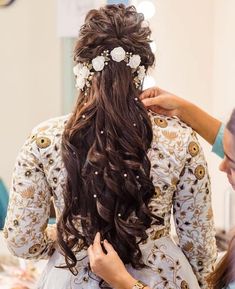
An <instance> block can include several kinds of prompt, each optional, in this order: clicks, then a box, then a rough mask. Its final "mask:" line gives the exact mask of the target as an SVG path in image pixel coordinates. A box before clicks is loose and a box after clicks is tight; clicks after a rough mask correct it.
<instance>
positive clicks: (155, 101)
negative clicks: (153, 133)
mask: <svg viewBox="0 0 235 289" xmlns="http://www.w3.org/2000/svg"><path fill="white" fill-rule="evenodd" d="M140 99H141V100H142V102H143V104H144V105H145V106H146V107H147V108H149V109H151V110H152V111H154V112H156V113H159V114H163V115H167V116H174V115H176V116H178V117H181V114H182V112H183V110H184V107H185V106H186V105H187V101H186V100H184V99H182V98H180V97H178V96H176V95H174V94H172V93H170V92H167V91H165V90H163V89H161V88H159V87H152V88H149V89H146V90H145V91H144V92H143V93H142V94H141V95H140Z"/></svg>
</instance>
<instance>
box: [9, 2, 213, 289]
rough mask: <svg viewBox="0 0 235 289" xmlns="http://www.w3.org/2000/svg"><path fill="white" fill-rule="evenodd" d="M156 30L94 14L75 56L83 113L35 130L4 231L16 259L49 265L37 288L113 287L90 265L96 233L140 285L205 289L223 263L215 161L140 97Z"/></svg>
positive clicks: (22, 157) (123, 17) (124, 16)
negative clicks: (52, 214)
mask: <svg viewBox="0 0 235 289" xmlns="http://www.w3.org/2000/svg"><path fill="white" fill-rule="evenodd" d="M150 34H151V31H150V28H149V27H148V25H146V22H145V21H144V17H143V15H142V14H141V13H137V11H136V9H135V8H134V7H133V6H130V7H125V6H124V5H121V4H120V5H107V6H105V7H103V8H100V9H98V10H91V11H90V12H89V13H88V14H87V16H86V19H85V23H84V25H83V26H82V28H81V30H80V34H79V38H78V40H77V43H76V46H75V50H74V60H75V62H76V66H75V67H74V73H75V75H76V86H77V88H78V89H79V95H78V100H77V104H76V106H75V108H74V111H73V113H71V114H69V115H66V116H62V117H58V118H54V119H50V120H47V121H45V122H44V123H42V124H40V125H38V126H37V127H36V128H35V129H34V130H33V132H32V134H31V136H30V137H29V138H28V139H27V141H26V142H25V144H24V146H23V148H22V150H21V152H20V154H19V156H18V158H17V162H16V167H15V171H14V175H13V182H12V188H11V200H10V205H9V210H8V216H7V220H6V224H5V229H4V235H5V238H6V240H7V243H8V246H9V249H10V250H11V251H12V252H13V254H15V255H17V256H20V257H22V258H30V259H40V258H49V262H48V264H47V267H46V269H45V271H44V273H43V274H42V276H41V278H40V281H39V283H38V287H37V288H40V289H54V288H55V289H68V288H71V289H78V288H99V287H100V288H110V286H112V284H110V285H108V284H106V283H105V281H104V280H102V278H100V277H98V276H97V275H96V274H94V273H93V272H92V271H93V269H92V270H91V269H90V266H89V260H88V255H87V249H88V247H89V246H90V245H91V244H92V243H93V240H94V237H95V235H96V233H97V232H100V236H101V238H102V239H106V240H107V242H108V243H109V244H111V245H112V246H113V248H114V249H115V251H116V252H117V253H118V255H119V256H120V258H121V260H122V262H123V264H125V268H126V270H127V271H128V272H129V274H130V275H131V276H132V277H133V280H135V281H133V284H131V285H130V286H131V287H132V288H144V287H146V286H145V285H144V283H146V284H148V286H149V287H150V288H159V289H161V288H183V289H184V288H190V289H198V288H199V286H201V288H207V282H206V277H207V275H208V274H209V273H210V272H211V271H212V268H213V263H214V261H215V259H216V246H215V238H214V227H213V213H212V209H211V188H210V180H209V176H208V170H207V164H206V161H205V158H204V154H203V152H202V149H201V147H200V145H199V143H198V140H197V138H196V135H195V133H194V131H193V130H192V129H191V128H190V127H188V126H187V125H185V124H184V123H182V122H181V121H179V119H177V118H174V117H173V118H170V117H164V116H160V115H158V114H155V113H152V112H148V111H147V110H146V108H145V107H144V105H143V103H142V102H141V100H140V94H141V87H142V82H143V79H144V76H145V72H146V71H147V70H148V68H149V67H151V66H153V64H154V55H153V53H152V51H151V48H150ZM51 197H52V198H53V201H54V205H55V209H56V217H57V234H56V236H55V234H53V233H54V232H53V228H50V227H49V226H48V225H47V223H48V217H49V208H50V205H49V203H50V198H51ZM172 208H173V216H174V220H175V225H176V231H177V234H178V238H179V246H178V245H177V244H175V242H174V241H173V240H172V238H171V236H170V230H171V224H170V218H171V210H172ZM105 244H106V243H105ZM105 244H104V246H105ZM89 248H90V247H89ZM106 248H107V246H106ZM114 286H115V285H114ZM120 289H121V287H120ZM130 289H131V288H130Z"/></svg>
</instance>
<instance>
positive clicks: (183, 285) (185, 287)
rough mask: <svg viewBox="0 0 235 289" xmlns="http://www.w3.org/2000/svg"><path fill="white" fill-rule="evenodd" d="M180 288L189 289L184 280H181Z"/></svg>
mask: <svg viewBox="0 0 235 289" xmlns="http://www.w3.org/2000/svg"><path fill="white" fill-rule="evenodd" d="M181 289H190V288H189V285H188V283H187V282H186V281H184V280H183V281H182V282H181Z"/></svg>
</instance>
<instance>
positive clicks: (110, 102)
mask: <svg viewBox="0 0 235 289" xmlns="http://www.w3.org/2000/svg"><path fill="white" fill-rule="evenodd" d="M144 24H145V23H144V16H143V14H141V13H137V11H136V9H135V7H133V6H130V7H125V6H124V5H122V4H119V5H107V6H105V7H103V8H101V9H99V10H91V11H90V12H89V13H88V14H87V16H86V19H85V24H84V25H83V26H82V28H81V30H80V35H79V38H78V41H77V43H76V47H75V51H74V59H75V61H76V63H78V62H80V63H84V62H90V61H91V60H92V59H93V58H95V57H96V56H98V55H100V54H101V53H102V52H103V51H104V50H106V49H108V50H112V49H113V48H115V47H122V48H123V49H124V50H125V51H128V52H132V53H133V54H138V55H140V57H141V64H140V65H143V66H145V68H146V69H148V67H149V66H152V65H153V63H154V55H153V53H152V51H151V48H150V38H149V37H150V33H151V31H150V29H149V27H147V26H146V24H145V25H144ZM139 95H140V91H139V90H138V89H137V88H136V87H135V85H134V83H133V75H132V72H131V69H130V67H128V66H127V65H126V63H125V62H124V61H121V62H119V63H118V62H115V61H112V60H111V61H110V62H109V63H108V65H107V66H105V68H104V69H103V70H102V71H100V72H96V73H95V74H94V76H93V79H92V85H91V88H90V89H89V93H88V94H87V95H85V93H84V92H83V91H80V94H79V96H78V101H77V104H76V107H75V110H74V112H73V114H72V116H71V118H70V119H69V121H68V123H67V124H66V127H65V130H64V133H63V140H62V157H63V161H64V164H65V167H66V170H67V173H68V176H67V184H66V190H65V192H64V202H65V207H64V210H63V213H62V215H61V218H60V220H59V222H58V243H59V245H60V248H61V249H62V251H63V253H64V255H65V261H66V267H67V268H69V269H70V270H71V272H73V273H74V272H76V269H75V266H76V263H77V260H76V256H75V254H76V252H77V251H78V250H81V249H85V248H86V247H87V246H88V245H90V244H91V243H93V240H94V236H95V234H96V232H97V231H100V232H101V236H102V238H105V239H107V240H108V241H109V242H110V243H111V244H112V245H113V247H114V248H115V250H116V251H117V253H118V254H119V256H120V258H121V259H122V261H123V262H124V263H131V264H132V266H133V267H135V268H141V267H143V266H144V265H143V262H142V260H141V257H142V255H141V251H140V248H139V245H138V244H139V242H140V241H143V240H146V239H147V237H148V236H147V234H146V229H147V228H149V227H150V225H151V223H152V222H154V223H155V224H160V223H161V222H162V219H159V218H158V217H156V216H155V215H153V214H152V213H151V212H150V210H149V208H148V203H149V201H150V199H151V197H152V196H153V194H154V186H153V183H152V180H151V178H150V167H151V165H150V161H149V159H148V157H147V151H148V149H149V148H150V145H151V142H152V137H153V133H152V127H151V122H150V119H149V117H148V114H147V111H146V109H145V108H144V106H143V104H142V102H141V101H140V100H139ZM74 274H75V273H74Z"/></svg>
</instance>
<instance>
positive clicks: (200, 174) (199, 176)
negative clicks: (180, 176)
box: [194, 165, 206, 180]
mask: <svg viewBox="0 0 235 289" xmlns="http://www.w3.org/2000/svg"><path fill="white" fill-rule="evenodd" d="M194 173H195V176H196V178H197V179H198V180H201V179H203V178H204V176H205V173H206V172H205V168H204V167H203V166H202V165H199V166H197V167H196V169H195V171H194Z"/></svg>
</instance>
